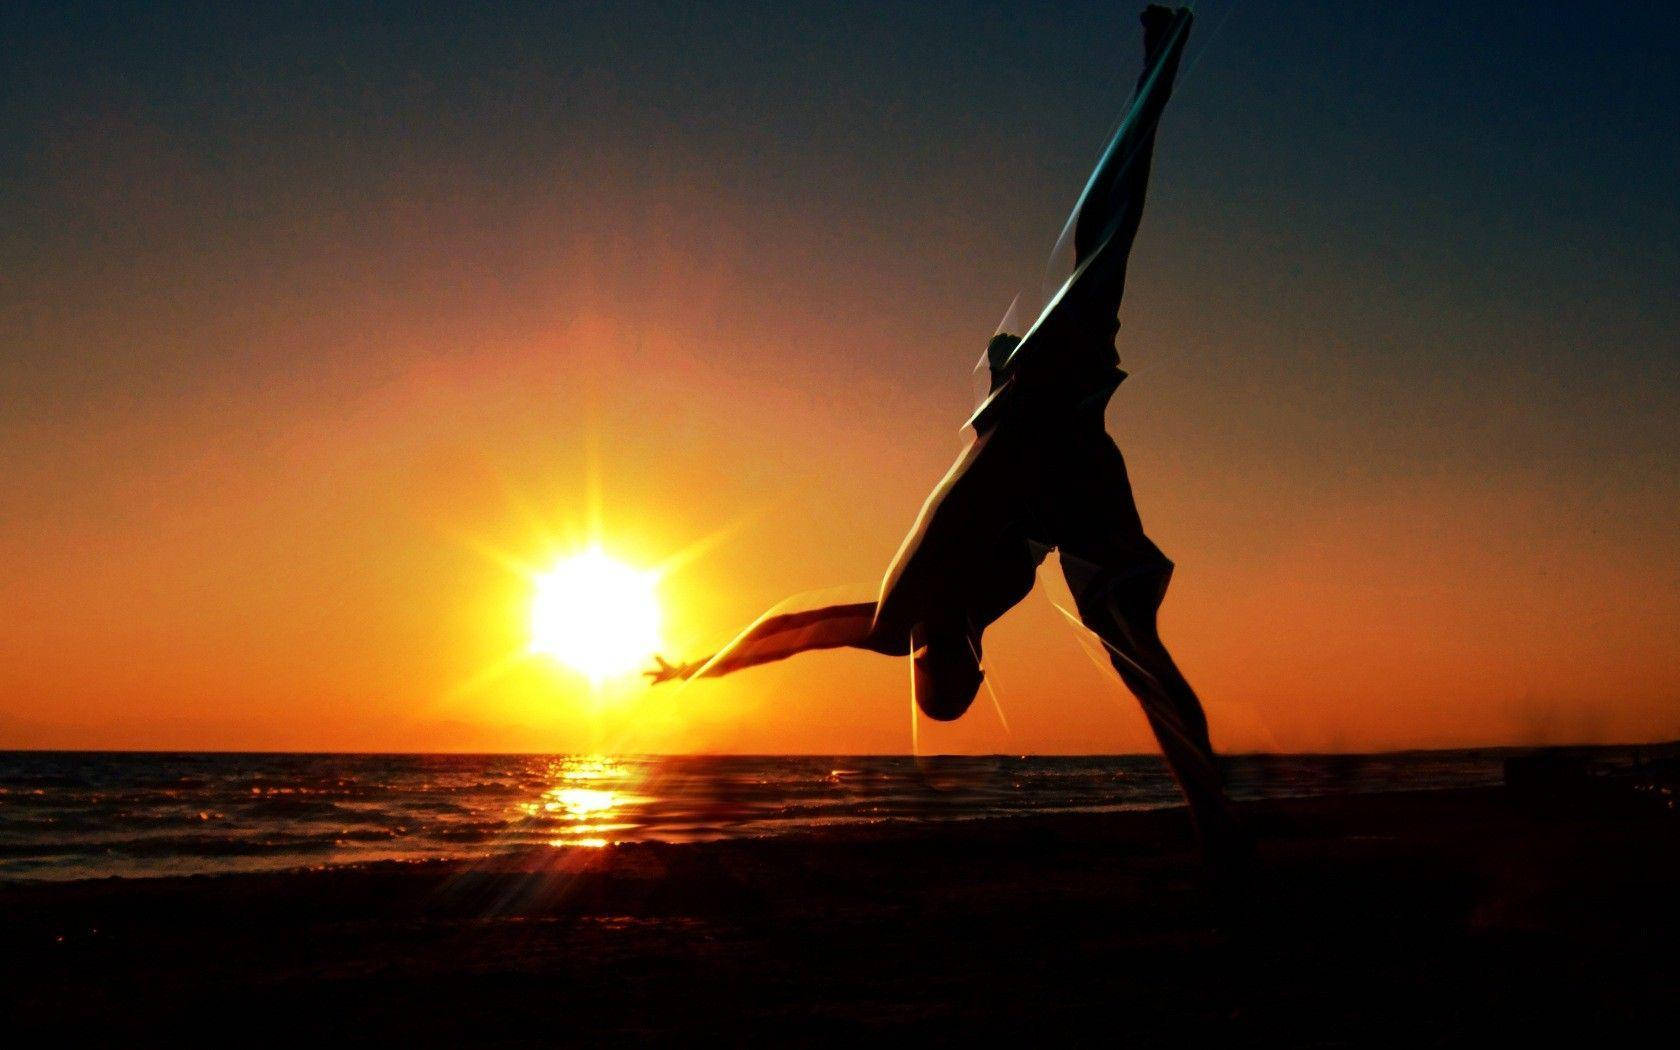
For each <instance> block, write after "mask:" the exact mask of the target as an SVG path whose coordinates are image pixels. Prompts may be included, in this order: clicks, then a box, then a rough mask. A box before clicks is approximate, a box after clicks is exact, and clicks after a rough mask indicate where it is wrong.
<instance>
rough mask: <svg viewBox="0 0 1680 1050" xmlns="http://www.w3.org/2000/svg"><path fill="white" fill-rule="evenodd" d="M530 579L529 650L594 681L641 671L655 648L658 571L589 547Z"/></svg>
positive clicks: (656, 639) (658, 645)
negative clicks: (532, 585)
mask: <svg viewBox="0 0 1680 1050" xmlns="http://www.w3.org/2000/svg"><path fill="white" fill-rule="evenodd" d="M533 582H534V583H535V585H536V595H535V597H534V598H533V599H532V601H531V651H532V652H533V653H540V654H542V655H544V656H548V657H552V658H553V659H555V660H558V661H559V662H560V663H563V664H565V665H566V666H568V667H570V668H572V669H573V670H576V671H579V672H581V673H583V674H584V675H586V676H588V678H589V679H590V680H591V681H594V682H597V683H598V682H601V681H603V680H605V679H608V678H616V677H619V676H621V675H627V674H632V673H634V672H636V671H639V670H641V669H642V668H644V667H646V666H647V663H648V659H649V658H650V657H651V656H652V655H653V654H654V653H656V652H658V651H659V649H660V640H659V628H660V610H659V594H658V584H659V573H657V572H652V571H647V570H643V569H636V568H633V567H631V566H629V565H626V564H624V563H623V562H621V561H619V560H618V559H616V558H614V557H613V556H612V555H610V554H608V553H606V552H605V551H603V550H602V549H601V548H600V547H590V548H588V549H587V550H584V551H581V552H579V553H577V554H574V555H572V556H570V557H568V558H562V559H561V560H560V561H558V562H555V564H554V566H553V568H551V569H549V570H548V571H547V572H542V573H538V574H537V575H536V576H535V577H533Z"/></svg>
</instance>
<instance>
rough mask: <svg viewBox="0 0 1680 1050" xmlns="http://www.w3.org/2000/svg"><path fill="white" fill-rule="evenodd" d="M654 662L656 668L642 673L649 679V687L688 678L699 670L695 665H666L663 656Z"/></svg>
mask: <svg viewBox="0 0 1680 1050" xmlns="http://www.w3.org/2000/svg"><path fill="white" fill-rule="evenodd" d="M653 660H654V663H655V665H656V666H654V667H650V668H648V669H647V670H646V671H643V672H642V674H643V675H645V676H646V677H647V679H648V684H649V685H658V684H659V683H660V682H669V681H671V680H672V679H674V678H687V677H689V676H690V675H692V674H694V672H695V671H696V670H697V668H696V666H695V665H694V664H669V663H666V662H665V658H664V657H663V656H655V657H654V658H653Z"/></svg>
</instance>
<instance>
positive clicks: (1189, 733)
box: [1040, 419, 1239, 861]
mask: <svg viewBox="0 0 1680 1050" xmlns="http://www.w3.org/2000/svg"><path fill="white" fill-rule="evenodd" d="M1058 451H1059V455H1058V456H1057V457H1056V459H1055V461H1054V467H1053V468H1052V470H1051V471H1050V472H1049V477H1048V485H1047V487H1046V488H1045V489H1044V490H1043V492H1042V493H1041V495H1040V503H1041V506H1042V512H1041V517H1042V520H1043V521H1044V522H1045V525H1046V527H1047V529H1048V536H1047V538H1049V539H1051V540H1054V541H1055V544H1056V546H1058V547H1060V548H1061V552H1062V573H1063V575H1064V576H1065V577H1066V578H1067V582H1068V589H1069V590H1071V591H1072V592H1073V596H1074V601H1075V602H1076V603H1077V605H1078V607H1079V617H1080V620H1081V621H1083V622H1084V624H1085V626H1086V627H1088V628H1090V629H1091V630H1092V631H1094V632H1095V633H1096V634H1097V636H1098V637H1099V638H1101V639H1102V640H1103V644H1104V646H1105V647H1106V648H1107V649H1108V656H1109V660H1110V661H1111V662H1112V663H1113V664H1114V668H1115V670H1116V671H1118V672H1119V674H1120V678H1121V680H1122V681H1124V682H1125V683H1126V687H1127V688H1128V689H1130V690H1131V691H1132V693H1133V694H1134V695H1135V696H1136V697H1137V698H1138V702H1139V703H1140V704H1141V705H1142V706H1143V712H1144V716H1145V717H1146V718H1147V719H1148V721H1149V726H1150V729H1152V730H1153V731H1154V733H1155V739H1156V740H1157V741H1158V742H1159V744H1160V746H1161V752H1162V754H1163V755H1164V756H1165V757H1166V760H1167V766H1168V768H1169V769H1171V770H1172V774H1173V777H1174V778H1175V779H1176V780H1177V781H1178V785H1179V788H1180V789H1181V790H1183V792H1184V797H1185V800H1186V801H1187V802H1188V803H1189V805H1190V814H1191V817H1192V819H1193V820H1194V821H1195V823H1196V829H1197V833H1198V835H1199V836H1200V837H1201V840H1202V845H1203V849H1204V850H1205V851H1206V852H1207V853H1208V855H1209V858H1210V860H1215V861H1222V860H1223V859H1224V857H1225V854H1227V853H1229V852H1231V851H1232V850H1234V849H1236V848H1237V843H1238V841H1239V839H1238V837H1237V836H1236V835H1235V834H1234V830H1235V828H1234V824H1233V822H1232V819H1231V813H1230V807H1229V804H1228V802H1227V801H1226V798H1225V788H1224V782H1223V777H1222V776H1221V774H1220V771H1219V765H1218V762H1217V760H1216V759H1215V757H1214V753H1213V744H1212V742H1211V741H1210V740H1209V739H1208V727H1207V716H1206V715H1205V714H1203V712H1202V704H1201V701H1200V700H1199V699H1197V697H1196V693H1195V690H1193V689H1191V688H1190V683H1189V682H1187V681H1186V680H1185V678H1184V675H1183V674H1182V673H1181V672H1180V671H1179V669H1178V665H1177V664H1176V663H1174V662H1173V658H1172V655H1171V654H1170V653H1168V652H1167V647H1166V645H1165V644H1163V643H1162V641H1161V636H1160V633H1159V630H1158V628H1157V624H1156V613H1157V610H1159V608H1160V605H1161V600H1162V599H1163V598H1164V597H1165V596H1166V592H1167V583H1168V581H1169V580H1170V579H1171V578H1172V562H1170V561H1168V560H1167V557H1166V555H1164V554H1162V553H1161V550H1160V548H1159V547H1157V546H1155V544H1154V543H1152V542H1151V541H1150V539H1149V537H1148V536H1146V535H1144V532H1143V525H1142V522H1141V521H1140V520H1139V518H1138V513H1137V507H1136V505H1135V504H1134V502H1133V500H1132V489H1131V482H1130V480H1129V478H1128V477H1127V474H1126V463H1125V459H1124V457H1122V456H1121V455H1120V450H1119V449H1118V448H1116V447H1115V446H1114V442H1113V440H1112V439H1110V438H1109V436H1108V435H1107V433H1105V432H1104V431H1103V430H1102V429H1101V420H1100V419H1097V420H1095V421H1087V422H1086V423H1084V424H1082V425H1080V426H1079V427H1078V428H1077V429H1075V430H1073V431H1070V432H1069V434H1068V435H1067V440H1066V441H1065V443H1064V444H1063V445H1062V446H1061V448H1060V449H1059V450H1058Z"/></svg>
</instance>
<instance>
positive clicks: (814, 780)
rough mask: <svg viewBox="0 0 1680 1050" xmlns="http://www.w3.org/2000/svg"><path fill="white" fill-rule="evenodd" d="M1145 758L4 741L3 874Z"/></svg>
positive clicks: (201, 859)
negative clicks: (366, 750)
mask: <svg viewBox="0 0 1680 1050" xmlns="http://www.w3.org/2000/svg"><path fill="white" fill-rule="evenodd" d="M1513 753H1515V752H1512V751H1508V750H1479V751H1428V752H1405V753H1395V754H1379V755H1318V756H1310V755H1309V756H1281V755H1280V756H1239V757H1235V758H1232V759H1230V760H1228V761H1229V778H1230V789H1231V793H1232V795H1233V796H1234V797H1236V798H1239V799H1240V798H1260V797H1280V796H1300V795H1319V794H1328V793H1346V792H1373V791H1394V790H1406V789H1416V788H1449V787H1470V786H1478V785H1487V784H1497V783H1499V781H1500V778H1501V768H1502V762H1503V759H1504V758H1505V757H1506V756H1508V755H1510V754H1513ZM1178 801H1179V799H1178V794H1177V790H1176V788H1175V787H1174V785H1173V783H1172V780H1171V779H1170V778H1169V776H1168V775H1167V772H1166V769H1165V767H1164V766H1163V765H1162V764H1161V762H1160V760H1159V759H1158V758H1156V757H1154V756H1147V755H1132V756H1125V755H1121V756H1097V757H1072V758H1069V757H941V758H913V757H907V756H892V757H857V756H847V757H837V758H814V757H804V756H798V757H737V756H710V757H692V756H691V757H671V756H601V755H345V754H243V753H240V754H222V753H214V754H213V753H183V754H154V753H129V752H123V753H109V752H44V751H42V752H21V751H20V752H0V879H9V880H16V879H29V880H38V879H55V880H63V879H81V878H99V877H108V876H128V877H133V876H152V875H180V874H199V873H217V872H231V871H251V870H275V869H287V868H301V867H319V866H326V865H340V864H353V863H360V862H367V861H379V860H423V859H434V858H474V857H487V856H492V855H495V854H497V853H502V852H513V851H528V850H530V849H533V848H539V849H540V848H554V849H561V850H564V849H584V848H595V847H600V846H603V845H607V844H610V843H618V842H637V841H664V842H690V841H702V840H708V839H719V838H730V837H741V836H769V835H785V834H790V833H797V832H801V831H810V830H815V829H819V828H822V827H826V826H832V825H837V824H872V823H880V822H884V821H902V820H918V821H926V820H964V819H972V818H979V817H996V816H1008V815H1014V814H1030V813H1057V812H1080V811H1083V812H1098V811H1109V810H1125V809H1147V808H1153V807H1160V806H1168V805H1175V804H1177V803H1178Z"/></svg>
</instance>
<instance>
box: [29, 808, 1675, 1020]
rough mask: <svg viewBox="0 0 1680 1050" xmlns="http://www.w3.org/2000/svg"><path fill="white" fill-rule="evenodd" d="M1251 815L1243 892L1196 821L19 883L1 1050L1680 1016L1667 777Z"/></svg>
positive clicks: (871, 831) (1058, 821)
mask: <svg viewBox="0 0 1680 1050" xmlns="http://www.w3.org/2000/svg"><path fill="white" fill-rule="evenodd" d="M1245 814H1246V817H1247V820H1248V821H1249V823H1250V824H1251V826H1252V827H1253V829H1254V830H1255V831H1256V833H1257V834H1258V835H1259V837H1260V840H1261V846H1260V861H1259V870H1258V873H1257V875H1256V876H1255V877H1254V878H1253V879H1252V880H1248V881H1246V882H1244V883H1243V884H1242V887H1241V888H1240V889H1238V890H1236V891H1232V892H1221V891H1216V890H1215V889H1213V888H1211V887H1210V886H1209V885H1207V884H1206V881H1205V879H1204V878H1203V877H1202V875H1201V873H1200V869H1199V867H1198V865H1197V863H1196V861H1195V858H1194V856H1193V855H1192V854H1191V852H1190V850H1189V833H1188V828H1187V825H1186V820H1185V816H1184V814H1183V813H1182V811H1162V812H1152V813H1117V814H1100V815H1072V816H1047V817H1021V818H1011V819H999V820H985V821H972V822H966V823H952V824H924V825H901V826H889V827H876V828H854V829H842V830H836V831H833V832H828V833H824V834H821V835H809V836H802V837H795V838H784V839H773V840H757V841H735V842H719V843H709V844H697V845H680V846H673V845H636V846H621V847H613V848H607V849H600V850H583V849H574V850H569V851H566V852H565V853H564V855H560V854H557V853H555V852H552V851H545V852H544V853H542V854H532V855H528V856H525V857H522V858H516V859H509V860H498V861H494V862H481V863H478V864H464V863H427V864H408V865H396V864H390V865H371V866H367V867H360V868H349V869H332V870H324V871H309V872H298V873H288V874H258V875H225V876H200V877H190V878H172V879H147V880H117V879H107V880H99V881H89V882H79V883H68V884H56V885H55V884H23V883H16V884H11V885H7V886H0V989H3V990H0V1007H3V1008H4V1009H3V1011H0V1013H3V1015H4V1017H5V1018H6V1021H7V1028H8V1029H9V1031H10V1033H11V1038H9V1039H8V1042H9V1043H10V1045H13V1046H32V1045H43V1044H44V1043H46V1042H49V1041H50V1042H54V1043H60V1042H64V1043H66V1044H67V1045H68V1041H73V1040H75V1039H76V1038H78V1037H79V1036H80V1035H83V1034H90V1035H92V1036H94V1037H96V1038H98V1039H99V1040H101V1041H106V1042H109V1041H115V1040H118V1039H122V1040H138V1041H140V1042H142V1043H150V1042H186V1043H189V1044H196V1043H204V1042H216V1043H236V1042H256V1043H260V1044H272V1043H276V1042H282V1041H283V1042H294V1041H298V1040H317V1041H330V1042H333V1043H337V1042H342V1041H346V1040H358V1041H364V1040H371V1041H376V1042H380V1043H385V1042H392V1043H395V1042H401V1043H407V1044H424V1045H506V1044H515V1043H518V1044H526V1045H529V1044H532V1043H536V1044H559V1045H624V1044H626V1043H627V1042H628V1041H635V1042H637V1043H644V1042H657V1043H679V1042H681V1043H689V1042H694V1041H695V1040H698V1039H701V1038H710V1039H719V1040H722V1041H723V1042H725V1043H734V1044H745V1043H755V1044H760V1045H772V1046H774V1045H787V1044H811V1043H821V1044H836V1043H856V1042H859V1041H863V1040H888V1041H890V1042H891V1043H892V1044H894V1045H896V1044H897V1043H898V1042H899V1041H904V1040H910V1039H914V1040H917V1041H919V1042H927V1043H934V1044H942V1045H943V1044H968V1045H975V1044H979V1045H992V1044H996V1043H1000V1042H1004V1043H1020V1044H1022V1045H1029V1046H1036V1045H1041V1044H1043V1043H1045V1042H1046V1041H1050V1040H1054V1039H1061V1038H1071V1039H1073V1040H1075V1041H1076V1042H1079V1043H1086V1042H1093V1041H1096V1040H1098V1039H1100V1040H1102V1041H1104V1042H1108V1043H1114V1044H1118V1045H1129V1046H1157V1045H1159V1046H1183V1045H1202V1044H1207V1043H1212V1042H1222V1043H1230V1044H1235V1045H1254V1044H1258V1043H1261V1042H1262V1041H1264V1042H1266V1043H1278V1042H1281V1043H1283V1044H1287V1045H1313V1046H1336V1045H1394V1044H1400V1043H1406V1044H1413V1045H1416V1044H1418V1043H1422V1044H1424V1045H1442V1044H1446V1045H1461V1044H1467V1043H1483V1042H1486V1041H1487V1040H1489V1039H1497V1040H1498V1041H1499V1043H1500V1044H1501V1045H1510V1044H1511V1043H1512V1042H1523V1041H1529V1040H1540V1039H1544V1040H1545V1042H1546V1043H1547V1044H1548V1045H1549V1044H1551V1043H1552V1042H1554V1041H1555V1040H1556V1039H1558V1038H1560V1037H1568V1036H1572V1035H1579V1036H1591V1037H1593V1038H1594V1039H1595V1041H1596V1040H1600V1039H1608V1038H1615V1037H1617V1036H1620V1035H1626V1034H1633V1033H1638V1032H1639V1031H1640V1030H1641V1029H1642V1028H1644V1027H1645V1026H1646V1025H1647V1024H1655V1025H1656V1026H1657V1027H1656V1028H1655V1029H1653V1030H1652V1031H1654V1032H1658V1033H1660V1032H1664V1031H1668V1030H1670V1028H1671V1025H1672V1021H1673V1015H1674V1010H1675V1007H1676V1006H1677V1005H1680V959H1677V957H1676V956H1677V952H1680V936H1677V935H1680V896H1677V887H1680V819H1677V817H1676V814H1675V813H1674V812H1673V811H1671V810H1668V809H1666V808H1664V807H1663V806H1662V805H1660V804H1657V803H1655V802H1653V800H1651V799H1649V798H1636V797H1633V796H1631V795H1621V794H1616V795H1614V796H1608V795H1607V796H1605V797H1596V796H1594V797H1582V798H1574V799H1570V800H1560V799H1558V798H1540V799H1532V798H1522V797H1517V796H1513V795H1512V794H1511V793H1509V792H1507V791H1505V790H1503V789H1488V790H1477V791H1452V792H1446V791H1442V792H1420V793H1414V794H1395V795H1370V796H1353V797H1344V798H1321V799H1309V800H1294V801H1279V802H1267V803H1257V804H1251V805H1249V806H1247V807H1246V808H1245ZM1659 1038H1660V1039H1661V1040H1666V1038H1667V1037H1666V1036H1662V1037H1659ZM1647 1040H1648V1037H1647V1038H1642V1039H1641V1041H1642V1042H1645V1041H1647Z"/></svg>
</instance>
